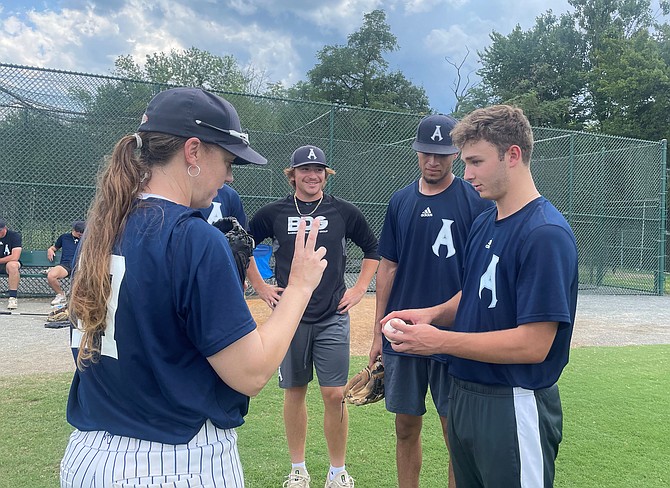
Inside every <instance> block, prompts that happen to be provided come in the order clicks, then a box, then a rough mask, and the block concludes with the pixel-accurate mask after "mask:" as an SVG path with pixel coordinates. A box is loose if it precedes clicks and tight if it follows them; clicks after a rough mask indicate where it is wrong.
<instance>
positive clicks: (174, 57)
mask: <svg viewBox="0 0 670 488" xmlns="http://www.w3.org/2000/svg"><path fill="white" fill-rule="evenodd" d="M114 66H115V68H116V69H115V71H114V74H115V75H116V76H119V77H123V78H130V79H133V80H143V81H149V82H153V83H162V84H169V85H179V86H196V87H201V88H204V89H206V90H214V91H233V92H240V93H255V94H257V93H259V88H260V85H262V81H263V80H264V76H265V75H264V73H263V72H261V71H259V70H256V69H254V68H250V69H244V68H242V67H240V65H239V63H238V62H237V60H236V59H235V57H234V56H232V55H225V56H217V55H215V54H212V53H210V52H208V51H203V50H201V49H198V48H196V47H191V48H189V49H185V50H175V49H172V50H170V52H169V53H165V52H156V53H153V54H148V55H147V56H146V59H145V63H144V66H143V67H142V66H140V65H139V64H138V63H137V62H136V61H135V60H134V59H133V57H132V56H131V55H127V56H119V57H118V58H117V59H116V61H115V62H114Z"/></svg>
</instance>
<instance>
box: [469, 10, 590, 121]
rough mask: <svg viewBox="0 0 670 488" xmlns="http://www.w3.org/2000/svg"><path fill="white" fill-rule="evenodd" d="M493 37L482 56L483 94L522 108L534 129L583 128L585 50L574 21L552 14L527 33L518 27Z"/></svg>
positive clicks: (542, 17)
mask: <svg viewBox="0 0 670 488" xmlns="http://www.w3.org/2000/svg"><path fill="white" fill-rule="evenodd" d="M490 37H491V41H492V43H491V45H490V46H489V47H487V48H485V49H484V51H483V52H482V53H480V57H481V60H482V63H483V67H482V69H481V70H480V71H479V74H480V75H481V76H482V88H481V91H482V92H484V93H489V94H491V95H492V97H490V98H495V99H496V101H499V102H502V103H510V104H514V105H518V106H520V107H522V108H523V109H524V111H525V112H526V114H527V116H528V118H529V120H530V122H531V124H532V125H533V126H549V127H555V128H566V129H581V128H582V126H581V123H580V119H581V115H580V113H581V111H582V110H583V108H582V106H581V102H580V99H581V95H582V93H583V90H584V82H585V73H586V71H585V59H584V51H585V50H584V40H583V38H582V36H581V34H580V33H579V32H578V31H577V30H576V28H575V26H574V19H573V18H572V17H571V16H570V15H567V14H563V15H561V16H560V18H559V17H556V16H555V15H554V14H553V13H552V12H551V11H548V12H547V13H545V14H543V15H541V16H539V17H538V18H537V19H536V22H535V26H534V27H533V28H531V29H530V30H529V31H527V32H524V31H522V30H521V28H520V27H519V26H518V25H517V27H516V28H515V29H514V30H513V31H512V32H511V33H510V34H509V35H508V36H503V35H502V34H499V33H497V32H495V31H494V32H493V33H492V34H491V36H490ZM487 101H489V100H486V99H485V100H482V102H487ZM484 104H485V103H484ZM484 104H482V105H484ZM466 108H467V106H466V107H464V109H466Z"/></svg>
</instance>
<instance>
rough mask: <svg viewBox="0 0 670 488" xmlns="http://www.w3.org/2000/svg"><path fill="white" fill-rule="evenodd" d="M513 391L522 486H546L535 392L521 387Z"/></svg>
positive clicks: (523, 487) (524, 487)
mask: <svg viewBox="0 0 670 488" xmlns="http://www.w3.org/2000/svg"><path fill="white" fill-rule="evenodd" d="M513 391H514V411H515V414H516V432H517V437H518V439H519V457H520V461H521V486H522V488H526V487H528V488H532V487H537V486H544V469H543V468H544V461H543V459H542V458H543V455H542V443H541V441H540V422H539V414H538V411H537V401H536V400H535V392H534V391H533V390H526V389H524V388H519V387H516V388H514V390H513Z"/></svg>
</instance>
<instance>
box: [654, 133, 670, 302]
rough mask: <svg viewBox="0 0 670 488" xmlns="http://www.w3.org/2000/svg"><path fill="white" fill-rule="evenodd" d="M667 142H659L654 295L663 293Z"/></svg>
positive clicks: (667, 174)
mask: <svg viewBox="0 0 670 488" xmlns="http://www.w3.org/2000/svg"><path fill="white" fill-rule="evenodd" d="M669 175H670V173H668V140H667V139H663V140H662V141H661V194H660V197H659V199H660V201H659V205H660V209H661V212H660V214H661V215H660V217H661V222H660V224H661V231H660V233H659V234H660V239H659V243H658V273H657V274H656V278H657V279H656V293H657V294H658V295H663V294H664V293H665V253H666V245H665V242H666V239H667V235H666V219H667V211H668V209H667V183H668V177H669Z"/></svg>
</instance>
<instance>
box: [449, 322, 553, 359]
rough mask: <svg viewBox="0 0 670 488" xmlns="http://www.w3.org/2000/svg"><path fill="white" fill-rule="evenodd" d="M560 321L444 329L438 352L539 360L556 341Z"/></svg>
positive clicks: (544, 357)
mask: <svg viewBox="0 0 670 488" xmlns="http://www.w3.org/2000/svg"><path fill="white" fill-rule="evenodd" d="M557 329H558V324H557V323H556V322H537V323H532V324H524V325H521V326H519V327H516V328H514V329H506V330H496V331H491V332H478V333H469V332H452V331H443V332H442V333H441V334H440V335H441V340H440V346H439V352H441V353H446V354H451V355H453V356H457V357H461V358H465V359H472V360H475V361H481V362H485V363H494V364H537V363H541V362H542V361H544V360H545V359H546V357H547V354H549V350H550V349H551V346H552V344H553V342H554V337H555V336H556V331H557Z"/></svg>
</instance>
